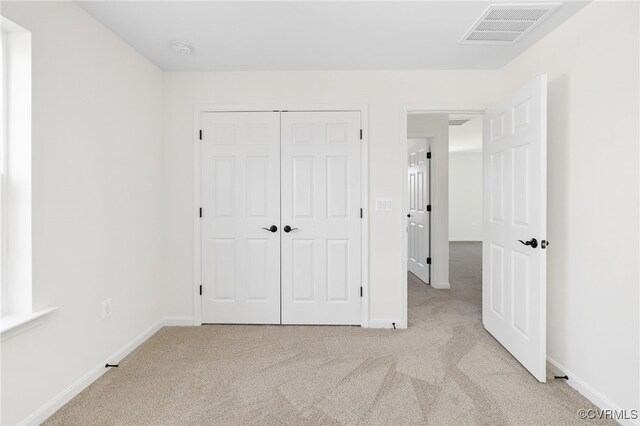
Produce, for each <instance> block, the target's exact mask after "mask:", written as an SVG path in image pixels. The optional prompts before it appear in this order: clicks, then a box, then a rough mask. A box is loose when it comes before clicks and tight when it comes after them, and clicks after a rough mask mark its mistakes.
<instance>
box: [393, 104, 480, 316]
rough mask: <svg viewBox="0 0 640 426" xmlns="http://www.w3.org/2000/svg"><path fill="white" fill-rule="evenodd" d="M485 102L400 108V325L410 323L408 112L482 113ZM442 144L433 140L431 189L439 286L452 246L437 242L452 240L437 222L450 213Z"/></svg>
mask: <svg viewBox="0 0 640 426" xmlns="http://www.w3.org/2000/svg"><path fill="white" fill-rule="evenodd" d="M485 108H486V107H485V105H444V106H443V105H429V104H405V105H402V106H401V108H400V140H401V141H402V143H401V144H400V148H401V149H402V152H403V155H402V170H403V173H402V210H401V211H400V214H402V229H401V231H402V264H403V265H404V267H403V268H402V274H401V277H400V279H401V281H400V282H401V287H400V288H401V289H402V317H401V318H402V320H401V321H402V322H401V324H400V328H406V327H407V325H408V307H407V306H408V280H407V264H408V262H409V253H408V246H407V245H408V244H409V239H408V236H407V233H406V232H405V231H406V229H407V226H408V225H409V221H408V219H407V215H406V212H407V211H408V209H409V197H408V193H409V186H408V182H407V179H406V170H407V168H408V166H409V163H408V160H407V155H406V153H407V152H408V149H409V147H408V143H407V139H409V135H408V132H407V116H408V115H409V113H428V114H483V113H484V110H485ZM410 136H411V138H414V137H429V136H434V135H428V134H426V133H425V134H422V133H421V134H420V136H418V134H415V133H413V134H411V135H410ZM448 145H449V144H448V141H447V151H446V153H447V154H448ZM442 149H443V146H442V144H439V143H437V141H435V143H431V155H432V157H431V182H430V185H431V187H430V191H431V234H430V238H431V253H430V255H431V258H432V259H433V260H432V263H431V286H432V287H434V288H438V283H441V282H442V280H441V278H440V277H441V276H443V275H448V274H444V272H443V269H444V268H446V271H447V272H448V270H449V248H448V247H442V246H441V245H440V244H438V243H437V242H438V241H439V240H440V239H442V238H443V237H446V240H447V241H448V240H449V229H448V227H445V228H442V227H440V226H438V223H439V221H440V220H439V218H440V217H442V215H443V214H446V215H448V214H449V210H448V206H447V209H446V211H444V210H443V209H442V207H441V206H439V205H438V202H437V200H438V197H439V195H440V192H441V191H440V189H439V186H440V184H441V182H440V179H439V171H440V170H441V168H442V167H443V163H442V160H443V158H447V159H448V155H444V156H443V155H442ZM443 259H446V262H444V263H443V262H442V260H443ZM446 284H447V285H446V286H443V287H441V288H449V286H448V281H447V282H446Z"/></svg>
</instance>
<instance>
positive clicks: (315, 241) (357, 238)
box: [281, 112, 362, 324]
mask: <svg viewBox="0 0 640 426" xmlns="http://www.w3.org/2000/svg"><path fill="white" fill-rule="evenodd" d="M359 135H360V113H358V112H286V113H282V163H281V167H282V188H281V189H282V210H281V214H282V226H283V227H284V226H290V227H291V228H293V230H291V231H290V232H284V231H283V233H282V323H283V324H360V322H361V314H360V312H361V303H360V300H361V299H360V286H361V280H360V276H361V269H360V266H361V265H360V256H361V228H360V227H361V223H360V221H361V219H360V208H361V207H362V203H361V194H360V149H361V141H360V137H359ZM283 229H284V228H283Z"/></svg>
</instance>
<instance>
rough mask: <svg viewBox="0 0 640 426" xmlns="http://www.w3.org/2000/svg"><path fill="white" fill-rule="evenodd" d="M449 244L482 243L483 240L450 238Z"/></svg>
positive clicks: (476, 238)
mask: <svg viewBox="0 0 640 426" xmlns="http://www.w3.org/2000/svg"><path fill="white" fill-rule="evenodd" d="M449 242H451V243H465V242H469V243H479V242H482V238H478V237H473V238H451V237H449Z"/></svg>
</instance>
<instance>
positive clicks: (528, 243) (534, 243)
mask: <svg viewBox="0 0 640 426" xmlns="http://www.w3.org/2000/svg"><path fill="white" fill-rule="evenodd" d="M518 241H520V242H521V243H522V244H524V245H525V246H531V248H536V247H538V240H536V239H535V238H532V239H530V240H529V241H526V242H525V241H522V240H518Z"/></svg>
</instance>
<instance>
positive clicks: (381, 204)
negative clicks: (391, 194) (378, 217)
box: [376, 198, 393, 210]
mask: <svg viewBox="0 0 640 426" xmlns="http://www.w3.org/2000/svg"><path fill="white" fill-rule="evenodd" d="M392 206H393V199H392V198H376V210H392Z"/></svg>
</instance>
